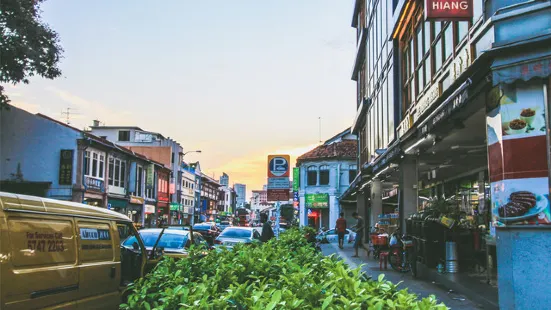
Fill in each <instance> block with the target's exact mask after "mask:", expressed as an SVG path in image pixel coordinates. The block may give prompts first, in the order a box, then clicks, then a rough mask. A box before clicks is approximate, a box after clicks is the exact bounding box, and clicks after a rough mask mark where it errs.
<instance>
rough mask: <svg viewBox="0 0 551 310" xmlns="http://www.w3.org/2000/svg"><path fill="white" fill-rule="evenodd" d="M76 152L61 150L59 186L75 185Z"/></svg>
mask: <svg viewBox="0 0 551 310" xmlns="http://www.w3.org/2000/svg"><path fill="white" fill-rule="evenodd" d="M74 152H75V151H74V150H61V153H60V156H59V185H72V184H73V155H74Z"/></svg>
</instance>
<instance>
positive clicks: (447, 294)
mask: <svg viewBox="0 0 551 310" xmlns="http://www.w3.org/2000/svg"><path fill="white" fill-rule="evenodd" d="M322 252H323V254H324V255H326V256H327V255H331V254H336V255H338V256H340V257H341V258H342V259H343V260H344V261H345V262H346V263H347V264H348V265H349V266H350V267H352V268H357V267H359V266H360V265H363V266H362V270H363V271H364V272H366V273H367V274H368V275H370V276H371V277H372V278H373V279H377V277H378V276H379V275H380V274H384V275H385V279H387V280H389V281H391V282H394V283H398V282H402V284H401V285H400V287H402V288H407V289H408V290H409V291H410V292H412V293H415V294H417V295H419V296H420V297H427V296H429V295H435V296H436V298H437V299H438V300H439V301H441V302H443V303H444V304H446V306H448V307H449V308H451V309H497V307H495V308H493V307H489V306H486V307H483V306H482V305H481V304H478V303H475V302H474V301H472V300H471V299H468V298H467V297H465V296H464V295H463V294H462V292H461V291H450V288H449V286H448V287H446V286H445V285H443V284H440V283H436V282H434V281H433V282H427V281H423V280H420V279H414V278H413V277H412V275H411V273H405V274H403V273H399V272H396V271H394V270H392V268H391V267H390V266H388V268H389V269H387V270H384V269H383V271H380V270H379V261H378V260H375V259H373V257H369V258H367V256H366V252H365V251H364V250H361V249H360V252H359V254H360V257H358V258H355V257H352V255H354V249H353V248H352V245H350V244H347V245H345V246H344V249H343V250H341V249H339V247H338V245H337V244H323V245H322ZM383 268H384V266H383Z"/></svg>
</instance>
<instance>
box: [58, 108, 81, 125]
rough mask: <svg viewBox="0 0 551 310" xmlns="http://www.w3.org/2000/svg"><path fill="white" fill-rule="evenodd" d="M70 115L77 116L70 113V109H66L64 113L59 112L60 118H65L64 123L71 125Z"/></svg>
mask: <svg viewBox="0 0 551 310" xmlns="http://www.w3.org/2000/svg"><path fill="white" fill-rule="evenodd" d="M71 115H78V113H75V112H71V108H67V109H66V110H65V111H61V116H62V117H65V123H66V124H67V125H71Z"/></svg>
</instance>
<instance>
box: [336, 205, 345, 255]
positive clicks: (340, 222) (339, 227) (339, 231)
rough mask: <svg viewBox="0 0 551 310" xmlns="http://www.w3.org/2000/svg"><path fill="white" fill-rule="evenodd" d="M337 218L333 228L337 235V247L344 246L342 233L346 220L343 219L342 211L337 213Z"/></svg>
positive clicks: (343, 233)
mask: <svg viewBox="0 0 551 310" xmlns="http://www.w3.org/2000/svg"><path fill="white" fill-rule="evenodd" d="M339 216H340V217H339V218H338V219H337V223H336V224H335V230H336V231H337V235H338V236H339V248H340V249H343V248H344V235H345V234H346V220H345V219H344V213H343V212H341V213H340V214H339Z"/></svg>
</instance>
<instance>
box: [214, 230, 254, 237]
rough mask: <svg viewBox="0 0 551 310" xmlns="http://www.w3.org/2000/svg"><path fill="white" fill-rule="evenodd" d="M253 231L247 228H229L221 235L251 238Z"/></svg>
mask: <svg viewBox="0 0 551 310" xmlns="http://www.w3.org/2000/svg"><path fill="white" fill-rule="evenodd" d="M251 234H252V231H250V230H247V229H230V228H227V229H226V230H224V231H223V232H222V234H220V237H226V238H250V237H251Z"/></svg>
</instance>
